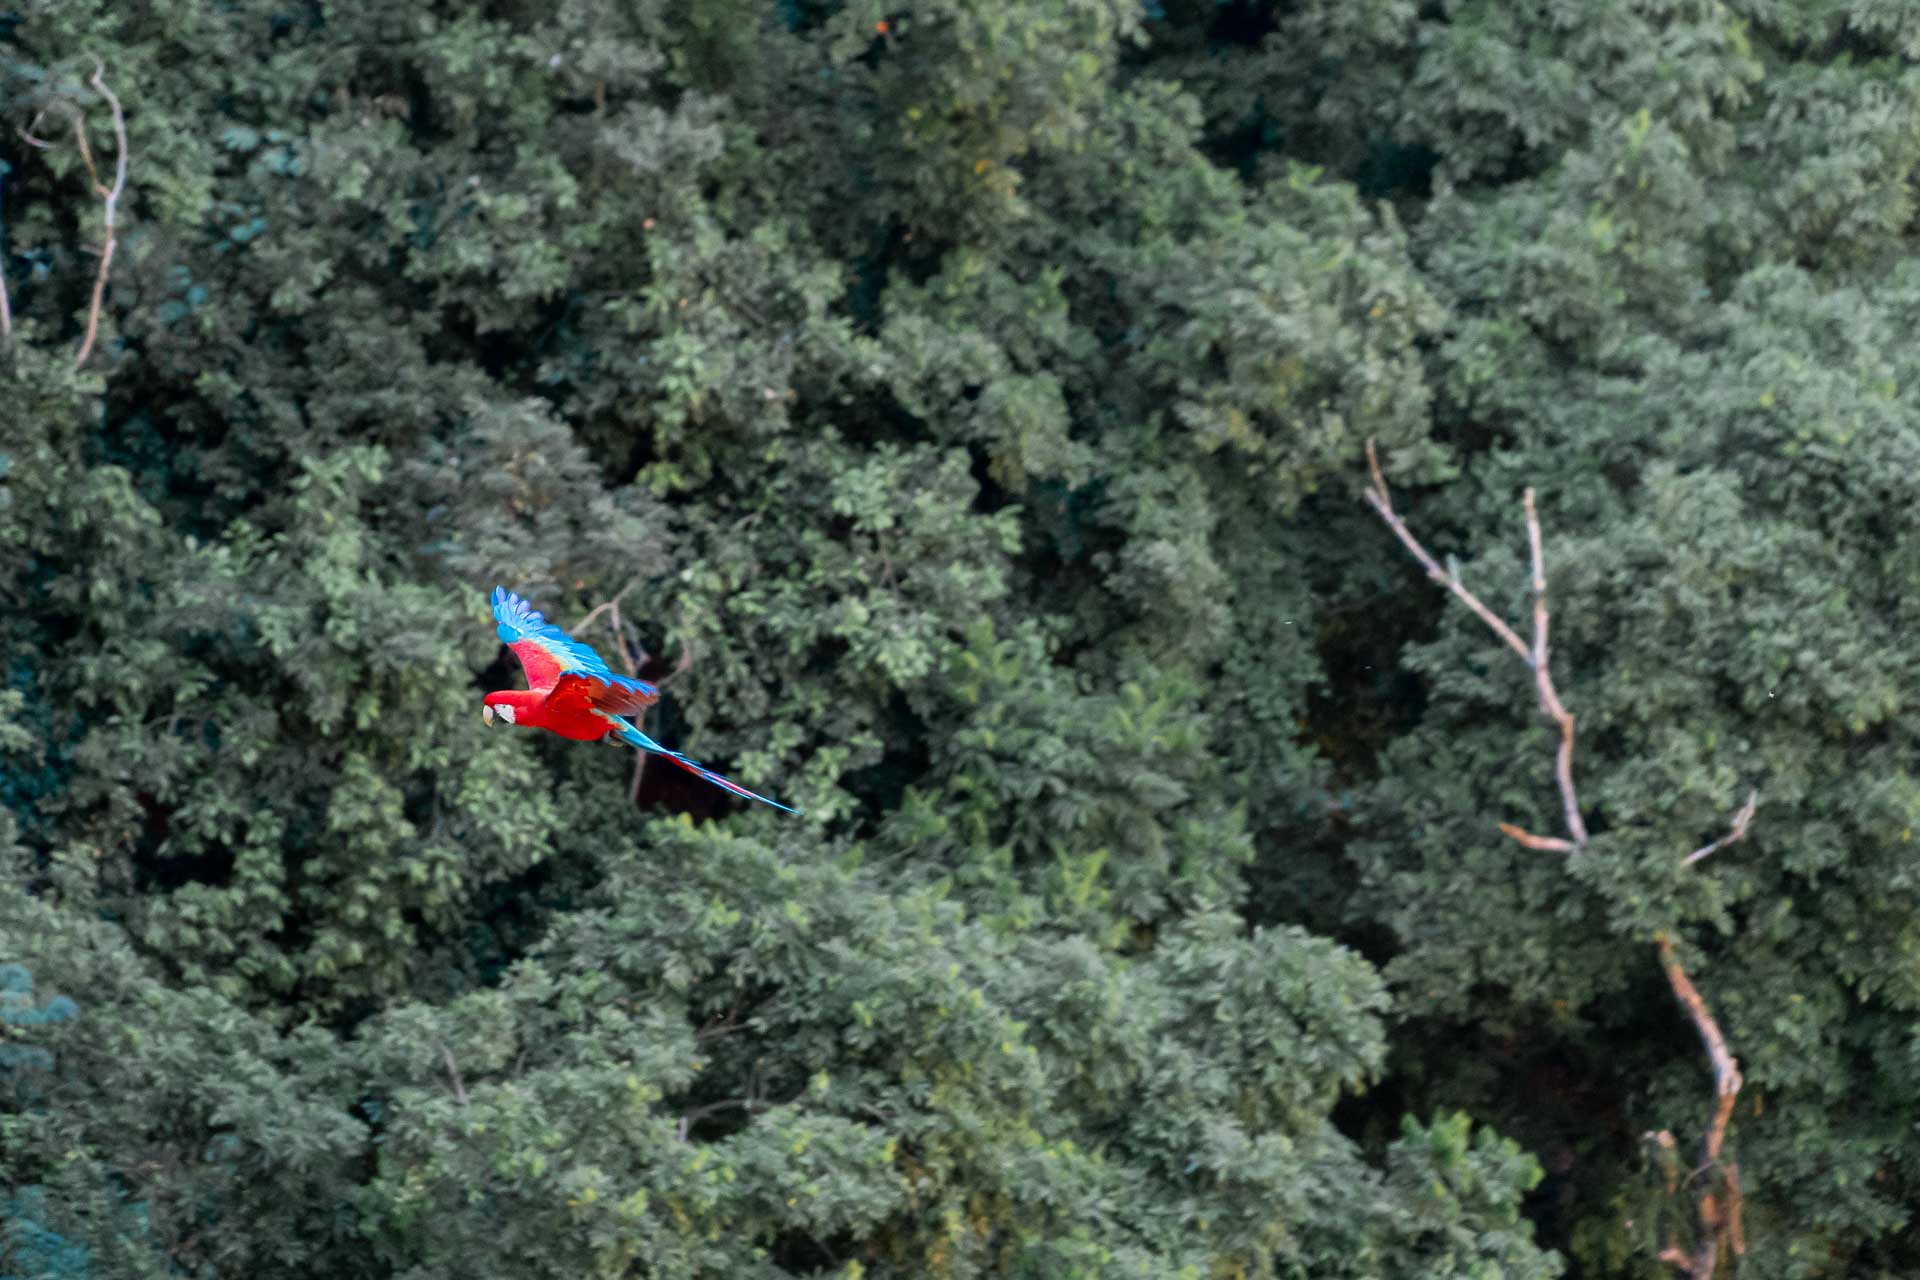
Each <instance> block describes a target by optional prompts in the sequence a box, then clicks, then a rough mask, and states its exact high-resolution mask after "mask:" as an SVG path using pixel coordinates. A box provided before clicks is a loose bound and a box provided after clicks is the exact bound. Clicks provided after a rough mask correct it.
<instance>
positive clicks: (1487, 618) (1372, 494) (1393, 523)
mask: <svg viewBox="0 0 1920 1280" xmlns="http://www.w3.org/2000/svg"><path fill="white" fill-rule="evenodd" d="M1367 467H1368V469H1369V470H1371V471H1372V472H1373V488H1372V489H1370V490H1369V491H1368V492H1367V503H1368V505H1370V506H1371V507H1372V508H1373V509H1374V510H1375V511H1377V512H1379V513H1380V518H1381V519H1382V520H1385V521H1386V522H1387V527H1388V528H1390V529H1392V530H1393V532H1394V536H1395V537H1397V538H1399V539H1400V541H1401V542H1402V543H1404V544H1405V545H1406V548H1407V550H1409V551H1411V552H1413V555H1414V558H1415V559H1416V560H1418V561H1419V562H1420V564H1421V565H1422V567H1424V568H1425V569H1426V571H1427V576H1428V577H1429V578H1432V579H1433V580H1434V581H1435V582H1437V583H1439V584H1440V585H1441V586H1443V587H1445V588H1446V589H1447V590H1449V591H1451V592H1453V594H1454V595H1455V596H1457V597H1458V598H1459V600H1460V603H1462V604H1464V605H1466V606H1467V608H1469V609H1471V610H1473V612H1474V614H1475V616H1477V617H1478V618H1479V619H1480V620H1481V621H1482V622H1484V623H1486V624H1487V625H1488V626H1489V627H1491V628H1493V634H1495V635H1496V636H1499V637H1500V639H1501V641H1502V642H1503V643H1504V644H1505V645H1506V646H1507V647H1508V648H1509V649H1512V650H1513V651H1514V652H1515V653H1517V654H1519V655H1520V658H1521V660H1522V661H1524V662H1527V663H1529V664H1531V663H1532V661H1533V655H1532V654H1530V653H1529V652H1528V651H1527V646H1526V643H1525V642H1524V641H1522V640H1521V639H1520V637H1519V636H1518V635H1516V634H1515V633H1514V630H1513V628H1512V627H1510V626H1508V625H1507V624H1506V623H1504V622H1502V621H1500V619H1499V618H1498V617H1497V616H1495V614H1494V612H1493V610H1491V609H1489V608H1487V606H1485V605H1484V604H1481V603H1480V601H1479V599H1478V597H1476V596H1475V595H1474V594H1473V593H1472V592H1471V591H1469V590H1467V589H1466V587H1465V586H1463V585H1462V584H1461V582H1460V579H1459V578H1458V577H1456V576H1455V575H1453V574H1451V573H1448V572H1447V571H1446V570H1445V569H1442V568H1441V567H1440V565H1439V563H1438V562H1437V561H1436V560H1434V558H1433V557H1432V556H1430V555H1428V554H1427V549H1426V548H1425V547H1423V546H1421V545H1420V540H1419V539H1418V538H1416V537H1414V536H1413V531H1412V530H1410V529H1408V528H1407V524H1406V521H1404V520H1402V519H1401V518H1400V516H1399V515H1398V513H1396V512H1395V511H1394V509H1393V497H1392V495H1391V494H1389V493H1388V492H1387V479H1386V476H1384V475H1382V474H1381V471H1380V460H1379V458H1377V457H1376V456H1374V452H1373V441H1371V440H1369V441H1367Z"/></svg>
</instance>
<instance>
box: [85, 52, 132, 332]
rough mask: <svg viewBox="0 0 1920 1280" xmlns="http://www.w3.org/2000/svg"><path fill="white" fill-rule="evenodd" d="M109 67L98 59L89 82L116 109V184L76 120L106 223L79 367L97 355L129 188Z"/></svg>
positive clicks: (122, 127) (123, 125)
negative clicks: (104, 178)
mask: <svg viewBox="0 0 1920 1280" xmlns="http://www.w3.org/2000/svg"><path fill="white" fill-rule="evenodd" d="M105 73H106V68H105V67H104V66H102V65H101V63H100V61H99V60H98V59H95V60H94V64H93V78H92V79H91V80H89V81H87V83H88V84H90V85H92V86H93V88H94V90H95V92H97V93H99V95H100V96H101V97H103V98H105V99H106V100H107V105H108V106H109V107H110V108H112V110H113V138H114V146H115V148H116V151H117V154H116V155H115V156H114V162H113V185H112V186H110V187H109V186H105V185H103V184H102V183H101V181H100V175H99V173H98V171H96V170H95V168H94V165H93V152H92V149H91V148H89V147H88V146H87V129H86V124H85V123H84V122H83V121H82V120H81V119H80V117H79V116H78V115H76V116H75V117H74V121H73V136H74V138H75V139H76V140H77V141H78V142H79V144H80V158H81V159H82V160H83V161H85V162H86V166H87V178H88V179H89V180H90V181H91V182H92V183H93V190H94V194H95V195H97V196H99V197H100V200H101V204H102V209H103V214H104V223H105V236H104V239H103V240H102V242H101V245H100V269H99V271H98V272H96V273H95V275H94V278H93V300H92V302H91V303H89V304H88V306H87V335H86V337H85V338H84V339H82V340H81V343H80V351H79V354H78V355H76V356H75V357H74V360H73V366H74V368H76V369H77V368H79V367H80V366H82V365H84V364H86V362H87V357H88V356H90V355H92V354H93V343H94V339H95V338H96V337H97V336H98V335H99V332H100V308H101V305H102V304H103V303H104V302H105V300H106V295H107V273H108V272H109V271H110V270H111V269H112V267H113V251H114V249H115V248H117V247H118V245H119V243H120V240H119V227H118V221H119V213H120V196H121V194H122V193H123V192H124V191H125V190H126V188H127V118H126V113H125V112H123V111H122V110H121V109H120V99H119V98H118V97H117V96H115V94H114V92H113V90H112V89H109V88H108V87H107V82H106V79H105Z"/></svg>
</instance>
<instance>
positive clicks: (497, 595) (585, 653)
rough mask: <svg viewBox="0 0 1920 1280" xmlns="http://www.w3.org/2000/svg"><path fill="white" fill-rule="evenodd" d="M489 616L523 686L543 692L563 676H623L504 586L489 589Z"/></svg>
mask: <svg viewBox="0 0 1920 1280" xmlns="http://www.w3.org/2000/svg"><path fill="white" fill-rule="evenodd" d="M493 618H494V621H495V622H497V623H498V624H499V625H498V626H496V627H495V628H494V632H495V634H497V635H498V636H499V637H500V639H501V640H502V641H503V642H504V643H505V644H506V646H507V648H509V649H511V650H513V656H514V657H516V658H518V659H520V666H521V668H522V669H523V670H524V671H525V672H526V673H527V688H529V689H532V690H533V691H534V692H536V693H546V692H547V691H549V690H550V689H552V688H553V686H554V683H555V682H556V681H558V680H559V679H560V677H561V676H563V675H582V676H590V677H592V678H594V679H597V680H601V681H604V682H607V683H609V684H611V683H612V682H613V681H615V680H619V679H624V677H621V676H616V675H614V674H613V672H612V671H610V670H609V669H608V668H607V664H606V663H604V662H602V661H601V660H600V655H599V654H597V653H595V652H594V651H593V650H592V649H590V648H588V647H587V646H586V645H584V644H581V643H580V642H579V641H578V640H575V639H574V638H573V637H572V636H570V635H568V634H567V633H566V632H564V631H562V630H561V629H560V628H558V627H556V626H554V625H553V624H552V623H551V622H548V621H547V620H546V618H544V617H542V616H541V614H540V611H539V610H538V609H535V608H534V607H533V606H532V605H530V604H528V603H527V602H526V601H525V600H522V599H521V598H520V597H519V596H517V595H514V594H513V593H512V592H511V591H508V590H507V589H506V588H505V587H495V588H494V589H493ZM631 683H634V684H638V683H641V682H640V681H632V682H631ZM648 687H649V688H651V687H652V686H648Z"/></svg>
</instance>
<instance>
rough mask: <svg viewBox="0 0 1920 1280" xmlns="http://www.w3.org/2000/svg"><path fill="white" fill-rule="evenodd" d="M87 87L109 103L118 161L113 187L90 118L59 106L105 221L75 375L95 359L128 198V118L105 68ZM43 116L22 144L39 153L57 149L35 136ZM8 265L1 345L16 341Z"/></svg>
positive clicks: (0, 303)
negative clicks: (96, 154) (99, 162)
mask: <svg viewBox="0 0 1920 1280" xmlns="http://www.w3.org/2000/svg"><path fill="white" fill-rule="evenodd" d="M87 84H88V85H89V86H91V87H92V89H93V91H94V92H95V93H97V94H99V95H100V96H101V97H102V98H104V99H106V103H107V107H108V109H109V110H110V111H111V112H112V113H113V140H114V156H113V181H112V182H111V183H105V182H102V181H100V170H99V168H98V167H97V166H96V165H95V164H94V162H93V146H92V144H91V143H89V142H88V141H87V121H86V114H85V112H83V111H81V110H80V108H78V107H76V106H74V105H73V104H71V103H67V102H63V103H62V104H61V105H62V109H63V110H65V111H66V112H67V114H68V116H69V119H70V121H71V123H72V125H73V142H74V146H75V147H76V148H77V149H78V150H79V152H80V162H81V163H82V164H83V165H85V166H86V170H87V182H88V184H89V185H90V186H91V187H92V188H93V193H94V194H95V195H96V196H99V197H100V205H101V221H102V231H101V238H100V264H99V266H97V267H96V268H95V269H94V274H93V295H92V298H91V299H90V301H89V302H88V304H87V328H86V333H85V336H83V337H82V338H81V340H80V349H79V351H77V352H76V353H75V354H74V358H73V366H74V368H76V369H77V368H80V367H81V366H82V365H84V364H86V362H87V359H88V358H89V357H90V356H92V355H93V348H94V343H95V342H96V341H97V340H98V338H99V336H100V312H101V309H102V308H103V307H104V306H105V305H106V298H107V279H108V276H109V275H110V273H111V272H112V270H113V255H114V253H115V251H116V250H117V249H118V248H119V247H120V198H121V196H123V195H125V194H126V190H127V117H126V112H125V111H124V110H123V109H122V108H121V106H120V98H119V95H117V94H116V93H114V91H113V90H112V89H111V88H109V87H108V85H107V80H106V67H105V66H104V65H102V64H101V62H100V61H99V60H98V59H95V60H94V64H93V76H92V78H91V79H89V80H88V81H87ZM45 114H46V113H45V112H42V113H41V115H40V116H38V117H36V118H35V119H34V122H33V123H32V124H31V125H29V126H27V127H26V128H25V129H22V130H21V131H20V136H21V138H22V139H24V140H25V141H26V142H27V144H28V145H29V146H32V147H36V148H38V149H40V150H42V151H45V150H48V149H49V148H51V147H52V145H53V144H52V143H50V142H48V141H47V140H46V139H44V138H41V137H39V136H37V135H36V134H35V132H34V130H35V129H37V128H38V127H39V124H40V121H41V119H43V118H44V117H45ZM4 265H5V264H4V263H0V341H6V342H11V341H12V339H13V304H12V300H11V299H10V298H9V297H8V295H7V282H6V274H5V271H4Z"/></svg>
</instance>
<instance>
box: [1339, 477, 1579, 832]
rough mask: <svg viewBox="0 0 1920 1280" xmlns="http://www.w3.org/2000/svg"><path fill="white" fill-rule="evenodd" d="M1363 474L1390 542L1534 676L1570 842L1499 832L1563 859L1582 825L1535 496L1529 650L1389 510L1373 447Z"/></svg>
mask: <svg viewBox="0 0 1920 1280" xmlns="http://www.w3.org/2000/svg"><path fill="white" fill-rule="evenodd" d="M1367 470H1368V471H1369V472H1371V473H1372V476H1373V487H1372V489H1370V490H1369V491H1368V492H1367V503H1368V505H1370V506H1371V507H1372V508H1373V509H1374V510H1375V511H1377V512H1379V513H1380V518H1381V519H1382V520H1385V521H1386V522H1387V527H1388V528H1390V529H1392V530H1393V532H1394V536H1395V537H1397V538H1399V539H1400V541H1401V542H1402V543H1403V544H1404V545H1405V546H1406V548H1407V550H1409V551H1411V552H1413V554H1414V558H1415V559H1417V560H1419V561H1420V563H1421V565H1422V566H1423V567H1425V569H1426V571H1427V576H1428V577H1429V578H1432V579H1433V580H1434V581H1435V582H1437V583H1439V584H1440V585H1441V586H1443V587H1445V588H1447V589H1448V590H1449V591H1451V592H1453V594H1454V595H1455V596H1456V597H1457V598H1458V599H1459V600H1460V602H1461V603H1462V604H1464V605H1466V606H1467V608H1469V609H1471V610H1473V612H1474V614H1475V615H1476V616H1477V617H1479V619H1480V620H1481V621H1482V622H1484V623H1486V624H1487V626H1489V627H1491V628H1492V629H1493V633H1494V635H1496V636H1498V637H1499V638H1500V640H1501V642H1502V643H1504V644H1505V645H1506V646H1507V647H1508V648H1509V649H1512V650H1513V651H1514V652H1515V653H1517V654H1519V655H1520V660H1521V661H1522V662H1524V663H1526V664H1527V666H1528V667H1529V668H1530V669H1531V670H1532V671H1533V682H1534V688H1535V690H1536V691H1537V693H1538V694H1539V697H1540V710H1541V711H1543V712H1544V713H1546V716H1547V718H1548V719H1549V720H1551V721H1553V722H1554V724H1555V725H1556V726H1558V727H1559V730H1560V750H1559V753H1558V755H1557V756H1556V758H1555V761H1554V776H1555V778H1557V779H1558V780H1559V783H1560V808H1561V811H1562V817H1563V818H1564V819H1565V821H1566V824H1567V835H1568V836H1569V837H1570V839H1569V840H1560V839H1556V838H1555V837H1552V836H1532V835H1528V834H1527V833H1526V832H1523V831H1521V830H1520V829H1519V828H1518V827H1512V826H1509V825H1507V824H1502V826H1501V828H1500V829H1501V830H1502V831H1504V832H1506V834H1508V835H1509V836H1512V837H1513V838H1514V839H1516V840H1518V841H1520V843H1521V844H1524V845H1526V846H1527V847H1528V848H1530V849H1552V850H1554V851H1557V852H1562V853H1572V852H1575V851H1577V850H1578V849H1579V848H1580V847H1581V846H1582V845H1584V844H1586V842H1587V824H1586V820H1585V819H1584V818H1582V817H1581V816H1580V802H1579V800H1578V799H1577V798H1576V797H1575V795H1574V790H1573V714H1572V713H1571V712H1569V711H1568V710H1567V709H1566V707H1565V706H1564V705H1563V704H1562V703H1561V701H1560V694H1559V693H1558V692H1557V691H1556V690H1555V689H1554V687H1553V672H1552V670H1551V669H1550V667H1549V664H1548V650H1547V564H1546V556H1545V554H1544V553H1543V552H1542V550H1541V537H1540V516H1539V513H1538V512H1536V511H1535V510H1534V506H1533V490H1532V489H1528V490H1527V491H1526V493H1525V495H1524V497H1523V499H1522V501H1523V504H1524V505H1525V507H1526V511H1527V545H1528V547H1529V548H1530V549H1531V550H1532V552H1533V645H1532V647H1528V645H1527V644H1526V642H1525V641H1523V640H1521V639H1520V636H1519V634H1518V633H1517V632H1515V631H1514V629H1513V628H1512V627H1510V626H1508V625H1507V624H1506V623H1505V622H1502V621H1501V620H1500V618H1499V617H1498V616H1496V615H1495V614H1494V612H1493V610H1491V609H1489V608H1487V606H1486V605H1484V604H1482V603H1480V601H1479V599H1478V598H1477V597H1476V596H1475V595H1474V594H1473V593H1472V592H1471V591H1468V590H1467V588H1466V587H1465V585H1464V584H1462V583H1461V581H1460V575H1459V574H1458V573H1450V572H1448V571H1446V570H1443V569H1442V568H1441V567H1440V565H1439V563H1438V562H1437V561H1436V560H1434V558H1433V557H1432V556H1431V555H1430V554H1428V552H1427V549H1426V548H1425V547H1423V546H1421V545H1420V540H1419V539H1418V538H1416V537H1414V536H1413V531H1412V530H1411V529H1409V528H1407V524H1406V521H1404V520H1402V519H1401V518H1400V516H1399V514H1398V513H1396V512H1395V511H1394V509H1393V496H1392V494H1390V493H1389V492H1388V491H1387V478H1386V476H1385V474H1383V473H1382V472H1381V470H1380V458H1379V456H1378V455H1377V454H1376V453H1375V452H1374V448H1373V441H1371V440H1369V441H1367Z"/></svg>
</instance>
